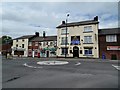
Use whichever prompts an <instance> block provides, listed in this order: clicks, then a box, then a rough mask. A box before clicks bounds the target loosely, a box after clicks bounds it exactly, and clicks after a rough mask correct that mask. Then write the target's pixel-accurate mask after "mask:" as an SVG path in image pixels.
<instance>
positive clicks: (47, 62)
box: [37, 61, 69, 65]
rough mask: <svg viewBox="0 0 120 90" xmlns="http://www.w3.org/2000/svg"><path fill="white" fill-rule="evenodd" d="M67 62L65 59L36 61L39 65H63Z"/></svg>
mask: <svg viewBox="0 0 120 90" xmlns="http://www.w3.org/2000/svg"><path fill="white" fill-rule="evenodd" d="M68 63H69V62H67V61H40V62H37V64H39V65H64V64H68Z"/></svg>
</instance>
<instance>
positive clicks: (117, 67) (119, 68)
mask: <svg viewBox="0 0 120 90" xmlns="http://www.w3.org/2000/svg"><path fill="white" fill-rule="evenodd" d="M112 66H113V67H114V68H116V69H117V70H120V66H116V65H113V64H112Z"/></svg>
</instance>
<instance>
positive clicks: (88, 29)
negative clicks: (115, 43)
mask: <svg viewBox="0 0 120 90" xmlns="http://www.w3.org/2000/svg"><path fill="white" fill-rule="evenodd" d="M91 31H92V26H86V27H84V32H91Z"/></svg>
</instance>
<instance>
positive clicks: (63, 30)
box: [61, 28, 69, 34]
mask: <svg viewBox="0 0 120 90" xmlns="http://www.w3.org/2000/svg"><path fill="white" fill-rule="evenodd" d="M68 33H69V30H68V29H67V34H68ZM61 34H66V28H62V29H61Z"/></svg>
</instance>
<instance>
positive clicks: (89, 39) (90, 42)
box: [84, 36, 93, 44]
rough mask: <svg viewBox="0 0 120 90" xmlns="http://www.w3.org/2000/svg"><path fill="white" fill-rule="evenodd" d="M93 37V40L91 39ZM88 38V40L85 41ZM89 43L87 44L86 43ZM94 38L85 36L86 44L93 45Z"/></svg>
mask: <svg viewBox="0 0 120 90" xmlns="http://www.w3.org/2000/svg"><path fill="white" fill-rule="evenodd" d="M90 37H91V38H90ZM85 38H86V39H85ZM86 41H87V42H86ZM92 43H93V41H92V36H84V44H92Z"/></svg>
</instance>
